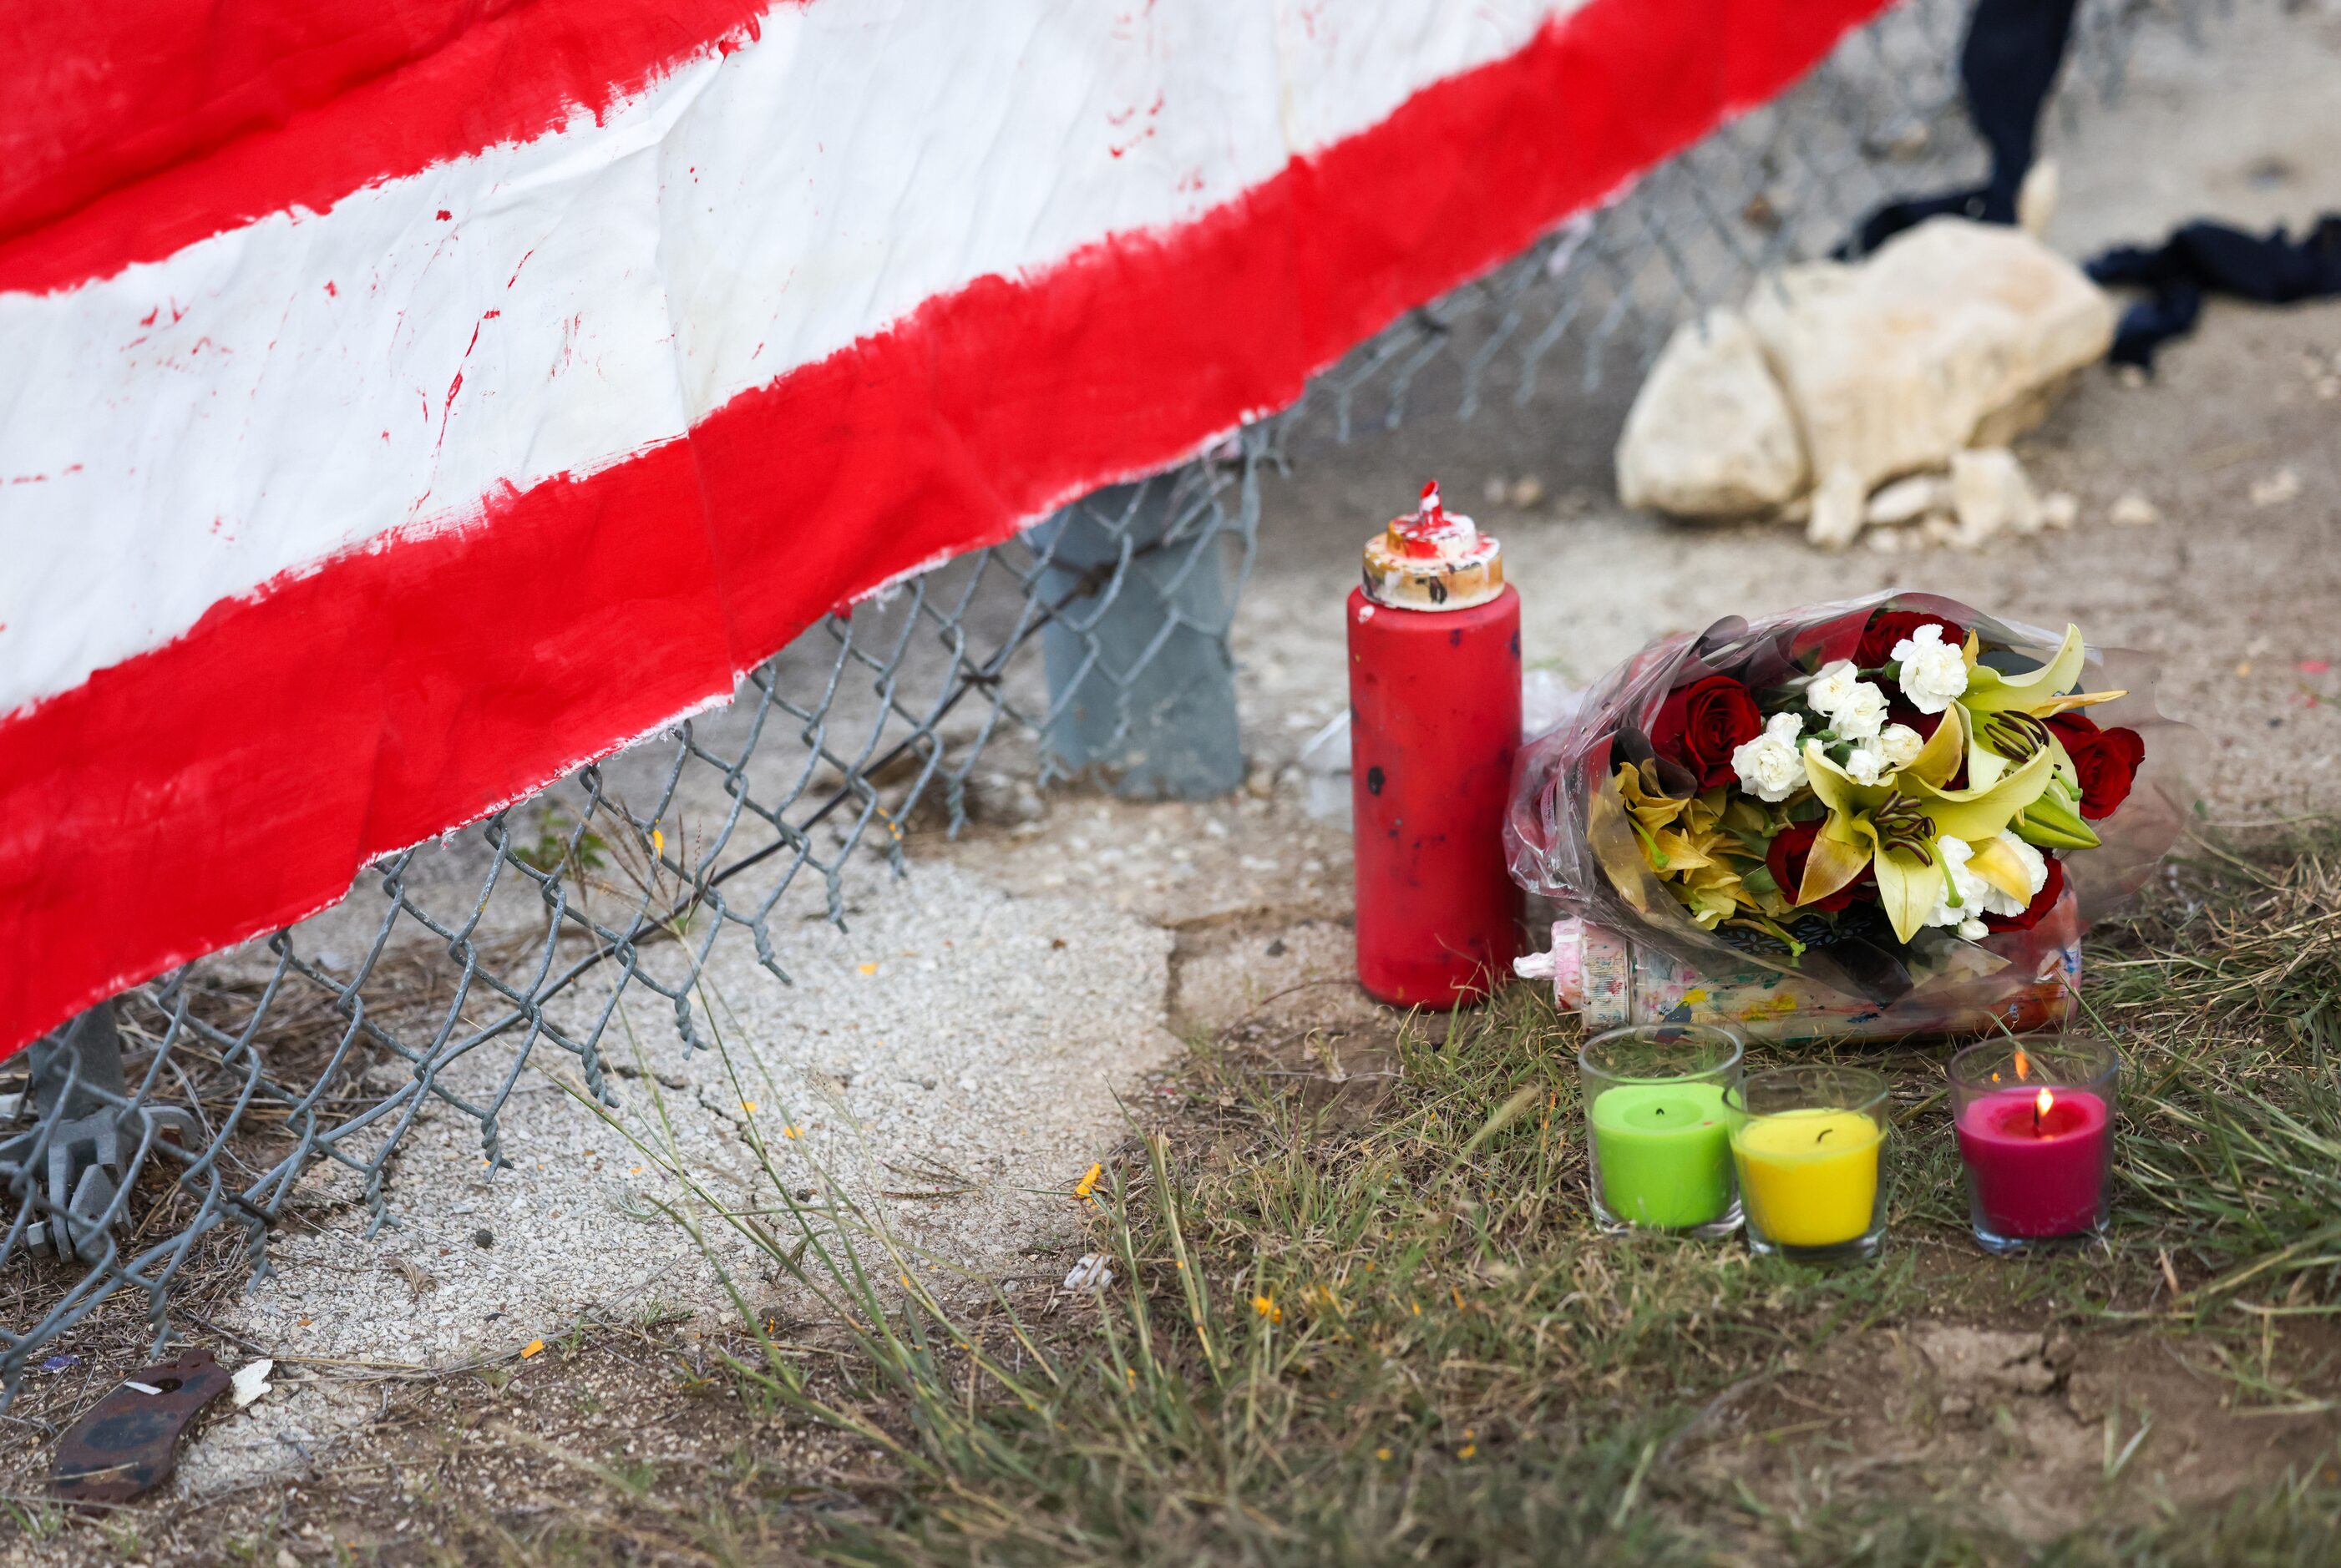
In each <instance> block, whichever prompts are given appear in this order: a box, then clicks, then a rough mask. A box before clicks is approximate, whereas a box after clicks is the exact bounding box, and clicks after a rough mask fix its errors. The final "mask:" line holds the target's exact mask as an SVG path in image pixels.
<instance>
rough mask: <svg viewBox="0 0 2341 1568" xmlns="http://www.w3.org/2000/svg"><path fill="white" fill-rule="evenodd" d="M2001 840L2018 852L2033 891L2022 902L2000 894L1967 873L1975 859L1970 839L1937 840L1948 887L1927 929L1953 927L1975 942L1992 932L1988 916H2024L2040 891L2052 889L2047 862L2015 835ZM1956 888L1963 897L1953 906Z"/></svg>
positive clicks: (2005, 835)
mask: <svg viewBox="0 0 2341 1568" xmlns="http://www.w3.org/2000/svg"><path fill="white" fill-rule="evenodd" d="M1999 839H2000V842H2001V843H2003V844H2007V845H2008V846H2010V847H2012V848H2013V849H2015V850H2016V852H2017V859H2019V860H2021V861H2022V862H2023V863H2024V870H2025V875H2026V877H2027V880H2028V881H2029V883H2030V885H2031V889H2032V890H2031V891H2030V892H2029V893H2027V894H2026V895H2025V896H2024V897H2023V898H2017V897H2015V896H2014V895H2012V894H2008V893H2004V892H2002V891H2000V890H1999V889H1998V888H1995V887H1993V886H1992V885H1991V884H1990V883H1989V882H1987V881H1985V880H1984V879H1983V878H1981V877H1980V876H1978V875H1977V874H1976V873H1975V872H1973V871H1970V870H1968V869H1967V862H1968V861H1970V860H1972V859H1974V858H1975V849H1974V847H1973V846H1971V845H1970V844H1968V843H1967V840H1966V839H1953V838H1949V837H1945V838H1941V839H1936V840H1935V856H1936V858H1937V860H1938V862H1939V867H1940V869H1941V872H1942V875H1943V878H1944V880H1945V883H1946V886H1945V888H1944V890H1943V891H1942V892H1941V893H1940V894H1938V895H1937V896H1936V898H1935V907H1934V908H1932V909H1929V910H1928V912H1927V918H1926V921H1925V923H1926V924H1927V925H1929V926H1948V927H1951V928H1953V929H1955V930H1957V932H1958V934H1959V935H1960V936H1962V937H1965V938H1967V940H1969V941H1971V942H1972V941H1975V940H1977V939H1978V938H1982V937H1984V936H1987V935H1988V934H1989V928H1987V927H1986V926H1985V925H1984V923H1983V917H1984V916H1986V915H2021V914H2022V913H2024V911H2025V910H2027V909H2028V908H2031V907H2032V900H2033V899H2034V898H2037V897H2039V895H2040V889H2041V888H2045V887H2047V885H2048V862H2047V858H2045V857H2044V856H2043V855H2042V854H2041V853H2040V851H2039V850H2037V849H2034V848H2033V847H2032V846H2031V845H2029V844H2027V843H2026V842H2025V841H2024V840H2023V839H2019V838H2017V836H2016V835H2015V834H2013V833H2002V834H2001V835H2000V836H1999ZM1953 888H1956V889H1957V891H1958V896H1959V901H1958V902H1957V903H1956V904H1954V903H1952V902H1951V890H1952V889H1953Z"/></svg>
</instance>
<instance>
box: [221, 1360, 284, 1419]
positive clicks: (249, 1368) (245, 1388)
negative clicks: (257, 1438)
mask: <svg viewBox="0 0 2341 1568" xmlns="http://www.w3.org/2000/svg"><path fill="white" fill-rule="evenodd" d="M275 1370H276V1360H275V1358H274V1356H267V1355H264V1356H262V1357H261V1358H260V1359H259V1360H258V1361H249V1362H246V1363H244V1365H242V1366H239V1367H237V1368H236V1370H235V1375H234V1376H233V1377H231V1378H229V1379H228V1385H229V1387H230V1388H231V1389H232V1390H233V1391H234V1394H235V1407H236V1408H237V1409H238V1410H242V1409H243V1408H244V1406H245V1405H247V1404H251V1403H252V1402H253V1401H254V1400H255V1399H258V1398H259V1397H260V1396H261V1395H262V1394H266V1393H268V1392H269V1391H270V1390H272V1389H274V1387H275V1386H276V1385H275V1384H273V1383H271V1382H269V1381H268V1374H270V1373H272V1372H274V1371H275Z"/></svg>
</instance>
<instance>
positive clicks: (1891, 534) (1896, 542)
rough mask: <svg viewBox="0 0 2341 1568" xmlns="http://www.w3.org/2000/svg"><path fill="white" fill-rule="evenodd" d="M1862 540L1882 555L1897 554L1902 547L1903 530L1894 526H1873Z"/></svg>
mask: <svg viewBox="0 0 2341 1568" xmlns="http://www.w3.org/2000/svg"><path fill="white" fill-rule="evenodd" d="M1862 542H1863V543H1865V544H1867V545H1868V546H1869V548H1870V549H1872V550H1874V551H1877V552H1878V554H1880V555H1893V554H1897V553H1898V552H1899V551H1900V550H1901V549H1902V534H1901V531H1900V530H1898V529H1892V528H1873V529H1871V530H1870V531H1869V532H1868V534H1866V535H1864V536H1863V539H1862Z"/></svg>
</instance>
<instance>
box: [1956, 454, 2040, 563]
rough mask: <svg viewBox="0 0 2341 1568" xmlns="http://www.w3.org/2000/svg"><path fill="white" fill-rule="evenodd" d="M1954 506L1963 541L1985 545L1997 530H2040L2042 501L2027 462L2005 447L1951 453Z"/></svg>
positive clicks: (2013, 531) (2024, 531) (2017, 531)
mask: <svg viewBox="0 0 2341 1568" xmlns="http://www.w3.org/2000/svg"><path fill="white" fill-rule="evenodd" d="M1951 507H1952V510H1953V511H1956V512H1957V513H1958V519H1959V541H1960V542H1961V543H1962V544H1969V545H1975V544H1981V543H1982V542H1983V541H1985V540H1987V539H1989V538H1991V537H1992V536H1993V535H1994V534H1997V533H2002V532H2007V533H2037V532H2039V531H2040V501H2039V498H2038V497H2037V496H2035V495H2034V494H2033V493H2032V481H2029V480H2027V479H2026V478H2025V477H2024V465H2023V464H2022V463H2020V462H2018V461H2016V454H2015V453H2014V452H2010V451H2008V450H2007V448H2006V447H2004V446H1995V447H1986V448H1985V449H1983V450H1982V451H1980V452H1953V453H1952V454H1951Z"/></svg>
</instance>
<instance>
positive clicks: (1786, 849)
mask: <svg viewBox="0 0 2341 1568" xmlns="http://www.w3.org/2000/svg"><path fill="white" fill-rule="evenodd" d="M1820 832H1821V825H1820V824H1819V823H1818V822H1791V823H1789V824H1788V826H1787V827H1786V828H1783V829H1780V830H1779V831H1778V833H1775V834H1774V835H1772V841H1771V843H1769V844H1768V845H1767V846H1765V849H1764V864H1765V865H1766V866H1768V868H1771V872H1772V880H1773V881H1774V882H1776V883H1778V885H1779V888H1780V896H1781V897H1782V898H1786V899H1788V902H1790V903H1791V904H1795V903H1796V902H1797V889H1798V888H1800V887H1802V886H1803V885H1804V880H1805V862H1806V861H1807V860H1808V859H1809V858H1811V856H1812V852H1813V840H1814V839H1818V838H1819V837H1820ZM1877 885H1878V875H1877V873H1876V872H1874V871H1872V870H1871V869H1870V868H1868V867H1867V866H1864V867H1863V868H1861V875H1860V876H1858V877H1856V878H1854V879H1853V880H1852V881H1850V882H1848V883H1847V884H1846V885H1845V886H1844V887H1842V888H1838V890H1837V891H1836V892H1834V893H1831V894H1830V895H1829V896H1828V898H1816V899H1814V900H1813V901H1812V902H1811V903H1809V904H1801V905H1798V908H1804V909H1818V910H1820V911H1821V912H1822V913H1823V914H1828V915H1834V914H1836V913H1837V912H1838V910H1839V909H1843V908H1848V907H1850V906H1851V905H1852V904H1853V903H1854V902H1855V901H1856V900H1857V899H1859V898H1867V897H1868V896H1869V895H1870V891H1871V889H1872V888H1876V887H1877Z"/></svg>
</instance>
